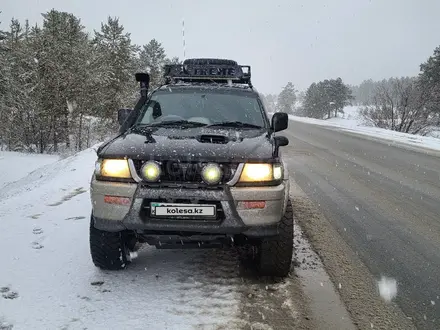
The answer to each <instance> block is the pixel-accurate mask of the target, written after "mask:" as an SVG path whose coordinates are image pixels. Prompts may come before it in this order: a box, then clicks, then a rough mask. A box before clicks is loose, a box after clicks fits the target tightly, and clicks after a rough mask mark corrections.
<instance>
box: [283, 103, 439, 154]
mask: <svg viewBox="0 0 440 330" xmlns="http://www.w3.org/2000/svg"><path fill="white" fill-rule="evenodd" d="M344 112H345V114H344V115H340V117H337V118H331V119H328V120H320V119H313V118H306V117H298V116H293V115H289V117H290V119H291V120H295V121H299V122H305V123H311V124H316V125H322V126H330V127H335V128H338V129H342V130H345V131H348V132H353V133H357V134H362V135H367V136H371V137H375V138H381V139H383V140H387V141H390V142H395V143H400V144H406V145H410V146H419V147H423V148H427V149H433V150H440V133H439V138H436V137H428V136H420V135H413V134H406V133H400V132H395V131H390V130H386V129H383V128H377V127H371V126H367V125H366V124H365V122H364V120H363V118H362V117H361V116H360V115H359V107H357V106H348V107H345V109H344Z"/></svg>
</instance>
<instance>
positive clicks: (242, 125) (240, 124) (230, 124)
mask: <svg viewBox="0 0 440 330" xmlns="http://www.w3.org/2000/svg"><path fill="white" fill-rule="evenodd" d="M206 127H239V128H263V127H262V126H259V125H254V124H249V123H243V122H241V121H225V122H222V123H214V124H211V125H208V126H206Z"/></svg>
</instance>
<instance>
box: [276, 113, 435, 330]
mask: <svg viewBox="0 0 440 330" xmlns="http://www.w3.org/2000/svg"><path fill="white" fill-rule="evenodd" d="M284 135H285V136H287V137H288V138H289V140H290V144H289V146H287V147H285V149H284V150H285V153H286V156H287V158H288V164H289V170H290V175H291V176H292V177H293V178H294V179H295V181H296V183H297V184H298V185H299V186H300V187H301V189H302V190H303V191H304V192H305V193H306V194H307V195H308V197H309V198H310V199H311V200H312V201H313V202H314V203H315V204H316V205H319V208H320V211H322V213H323V214H324V215H325V218H326V219H328V221H329V222H330V223H331V226H332V227H334V228H335V229H336V230H337V231H338V233H339V234H340V236H341V237H342V238H343V240H344V241H345V242H346V243H347V244H348V245H349V246H350V248H351V249H352V250H353V251H354V252H355V253H356V254H357V255H358V256H359V258H360V259H361V260H362V262H363V263H364V264H365V265H366V266H367V268H368V269H369V271H370V273H371V274H372V275H373V276H374V277H375V278H380V277H381V276H387V277H391V278H394V279H396V280H397V283H398V294H397V298H396V300H395V301H396V302H397V304H398V306H399V307H400V308H401V310H402V311H403V312H404V313H405V314H406V315H407V316H408V317H411V318H412V319H413V321H414V323H415V325H416V326H417V328H420V329H440V299H439V296H440V158H439V157H436V156H432V155H431V156H430V155H426V154H424V153H419V152H416V151H410V150H405V149H401V148H398V147H394V146H390V145H387V144H383V143H379V142H376V141H371V140H368V139H365V138H363V137H361V136H356V135H352V134H348V133H344V132H342V131H339V130H337V129H334V128H325V127H321V126H316V125H310V124H305V123H300V122H293V121H291V122H290V124H289V129H288V130H287V131H285V133H284Z"/></svg>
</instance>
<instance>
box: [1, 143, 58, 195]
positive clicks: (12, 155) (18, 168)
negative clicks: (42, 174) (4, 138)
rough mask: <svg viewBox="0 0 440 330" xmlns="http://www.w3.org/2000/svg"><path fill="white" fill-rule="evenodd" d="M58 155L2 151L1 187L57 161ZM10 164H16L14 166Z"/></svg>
mask: <svg viewBox="0 0 440 330" xmlns="http://www.w3.org/2000/svg"><path fill="white" fill-rule="evenodd" d="M58 159H59V157H58V156H53V155H40V154H35V155H33V156H32V158H30V157H29V155H26V154H23V153H19V152H9V151H0V169H1V171H0V189H2V188H4V187H5V186H6V185H8V184H10V183H11V182H14V181H17V180H19V179H21V178H23V177H25V176H26V175H28V174H29V173H31V172H32V171H34V170H35V169H37V168H39V167H41V166H44V165H47V164H51V163H54V162H56V161H57V160H58ZM10 164H14V166H13V168H11V167H10Z"/></svg>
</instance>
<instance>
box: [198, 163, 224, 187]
mask: <svg viewBox="0 0 440 330" xmlns="http://www.w3.org/2000/svg"><path fill="white" fill-rule="evenodd" d="M201 175H202V180H203V181H204V182H205V183H207V184H217V183H219V182H220V180H221V179H222V176H223V171H222V169H221V168H220V166H219V165H217V164H215V163H209V164H206V165H205V166H204V167H203V168H202V172H201Z"/></svg>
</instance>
